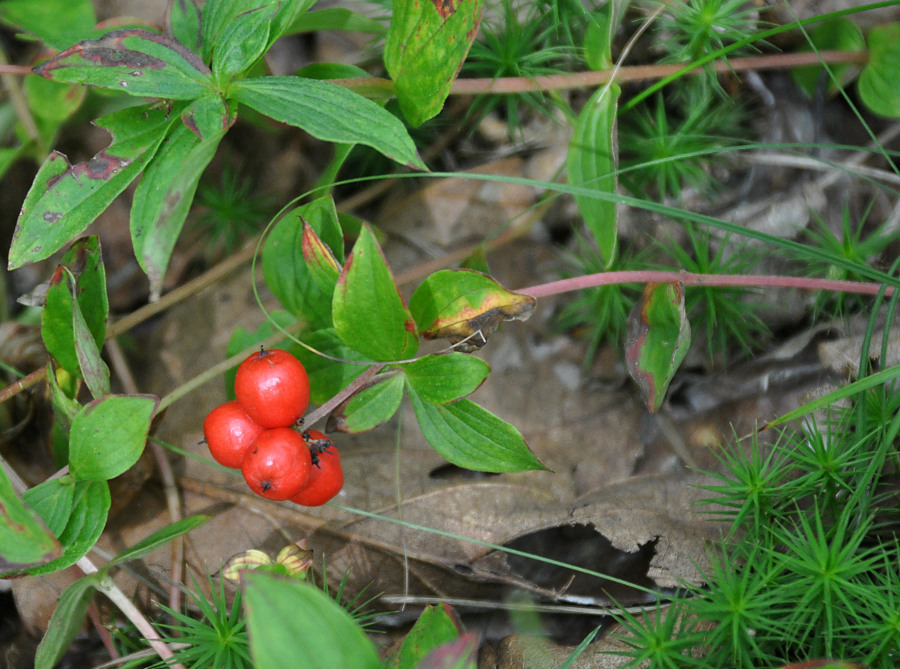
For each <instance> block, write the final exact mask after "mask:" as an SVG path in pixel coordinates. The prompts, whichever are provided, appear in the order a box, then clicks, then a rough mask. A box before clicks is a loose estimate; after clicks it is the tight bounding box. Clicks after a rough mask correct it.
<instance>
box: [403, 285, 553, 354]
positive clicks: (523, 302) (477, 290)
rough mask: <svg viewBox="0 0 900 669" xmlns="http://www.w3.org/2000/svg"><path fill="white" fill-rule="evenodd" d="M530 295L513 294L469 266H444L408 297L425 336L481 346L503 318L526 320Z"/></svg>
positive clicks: (531, 306) (531, 301) (530, 309)
mask: <svg viewBox="0 0 900 669" xmlns="http://www.w3.org/2000/svg"><path fill="white" fill-rule="evenodd" d="M534 307H535V300H534V298H533V297H530V296H528V295H523V294H521V293H513V292H510V291H508V290H506V288H504V287H503V286H501V285H500V284H499V283H497V282H496V281H494V279H492V278H491V277H489V276H487V275H486V274H482V273H481V272H476V271H475V270H468V269H455V270H454V269H447V270H441V271H439V272H435V273H434V274H432V275H430V276H429V277H428V278H426V279H425V280H424V281H423V282H422V283H421V284H420V285H419V287H418V288H416V291H415V292H414V293H413V296H412V297H411V298H410V300H409V309H410V311H411V312H412V314H413V316H414V317H415V319H416V324H417V325H418V326H419V332H421V334H422V336H423V337H425V338H426V339H442V338H447V339H449V340H450V341H451V342H452V343H454V344H458V343H459V342H462V341H463V340H467V342H466V343H467V344H469V346H468V349H470V350H471V349H472V348H480V347H481V346H483V345H484V344H485V343H486V342H487V338H488V337H489V336H490V335H491V334H493V333H494V332H495V331H496V330H497V328H498V327H500V323H502V322H503V321H505V320H513V319H514V320H520V321H524V320H527V319H528V318H529V317H530V316H531V314H532V312H533V311H534Z"/></svg>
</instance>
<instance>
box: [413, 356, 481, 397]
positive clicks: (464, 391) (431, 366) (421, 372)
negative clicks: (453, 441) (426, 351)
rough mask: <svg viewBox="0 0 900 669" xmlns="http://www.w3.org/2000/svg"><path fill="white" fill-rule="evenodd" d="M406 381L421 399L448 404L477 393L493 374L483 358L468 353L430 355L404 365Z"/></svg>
mask: <svg viewBox="0 0 900 669" xmlns="http://www.w3.org/2000/svg"><path fill="white" fill-rule="evenodd" d="M403 371H404V372H405V373H406V380H407V381H409V385H410V386H412V388H413V390H415V391H416V392H417V393H418V394H419V397H421V398H422V399H423V400H424V401H426V402H431V403H433V404H446V403H447V402H453V401H455V400H458V399H459V398H460V397H465V396H466V395H468V394H470V393H472V392H475V390H476V389H477V388H478V386H480V385H481V383H482V382H483V381H484V380H485V379H486V378H487V375H488V374H489V373H490V371H491V367H490V365H488V364H487V363H486V362H485V361H484V360H481V359H480V358H475V357H472V356H471V355H466V354H464V353H446V354H441V355H427V356H425V357H424V358H419V359H418V360H416V361H415V362H410V363H407V364H405V365H403Z"/></svg>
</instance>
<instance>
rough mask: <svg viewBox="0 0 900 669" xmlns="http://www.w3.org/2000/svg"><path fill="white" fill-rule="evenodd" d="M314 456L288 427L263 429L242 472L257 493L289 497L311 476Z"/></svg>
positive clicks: (277, 498) (251, 448) (248, 450)
mask: <svg viewBox="0 0 900 669" xmlns="http://www.w3.org/2000/svg"><path fill="white" fill-rule="evenodd" d="M311 467H312V456H311V455H310V452H309V447H308V446H307V445H306V442H305V441H303V437H301V436H300V435H299V434H297V433H296V432H294V431H293V430H292V429H290V428H287V427H276V428H273V429H271V430H265V431H263V432H262V433H261V434H260V435H259V436H258V437H257V438H256V440H255V441H254V442H253V443H252V444H250V448H249V449H247V452H246V453H245V454H244V460H243V462H242V463H241V474H243V475H244V479H245V480H246V481H247V485H249V486H250V489H251V490H253V492H255V493H256V494H257V495H261V496H263V497H265V498H266V499H272V500H276V501H277V500H285V499H290V498H291V497H293V496H294V495H296V494H297V493H298V492H300V490H301V489H302V488H303V486H305V485H306V482H307V480H308V479H309V473H310V468H311Z"/></svg>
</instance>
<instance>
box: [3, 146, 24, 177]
mask: <svg viewBox="0 0 900 669" xmlns="http://www.w3.org/2000/svg"><path fill="white" fill-rule="evenodd" d="M23 148H24V145H20V146H15V147H10V148H5V149H0V179H2V178H3V175H5V174H6V172H7V171H8V170H9V168H10V167H12V166H13V163H15V162H16V160H18V158H19V155H20V154H21V153H22V149H23Z"/></svg>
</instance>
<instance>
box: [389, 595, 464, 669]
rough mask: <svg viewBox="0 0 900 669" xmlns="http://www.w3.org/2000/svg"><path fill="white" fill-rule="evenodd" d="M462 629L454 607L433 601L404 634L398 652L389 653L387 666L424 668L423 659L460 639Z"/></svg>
mask: <svg viewBox="0 0 900 669" xmlns="http://www.w3.org/2000/svg"><path fill="white" fill-rule="evenodd" d="M460 632H461V629H460V624H459V621H458V620H457V619H456V616H455V615H453V609H451V608H450V607H449V606H448V605H447V604H440V605H438V606H432V605H430V604H429V605H428V606H426V607H425V609H424V610H423V611H422V613H421V614H420V615H419V619H418V620H416V624H415V625H413V626H412V629H411V630H409V632H407V634H406V636H405V637H403V641H402V642H401V643H400V647H399V648H398V649H397V651H396V653H394V654H392V655H389V656H388V658H387V667H389V668H394V667H396V668H398V669H401V668H402V669H406V667H421V666H422V665H421V662H422V660H424V659H425V657H426V656H427V655H428V654H429V653H431V651H433V650H435V649H436V648H438V647H439V646H442V645H444V644H447V643H450V642H451V641H453V640H455V639H457V638H458V637H459V635H460ZM432 666H437V665H432ZM445 666H453V665H445Z"/></svg>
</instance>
